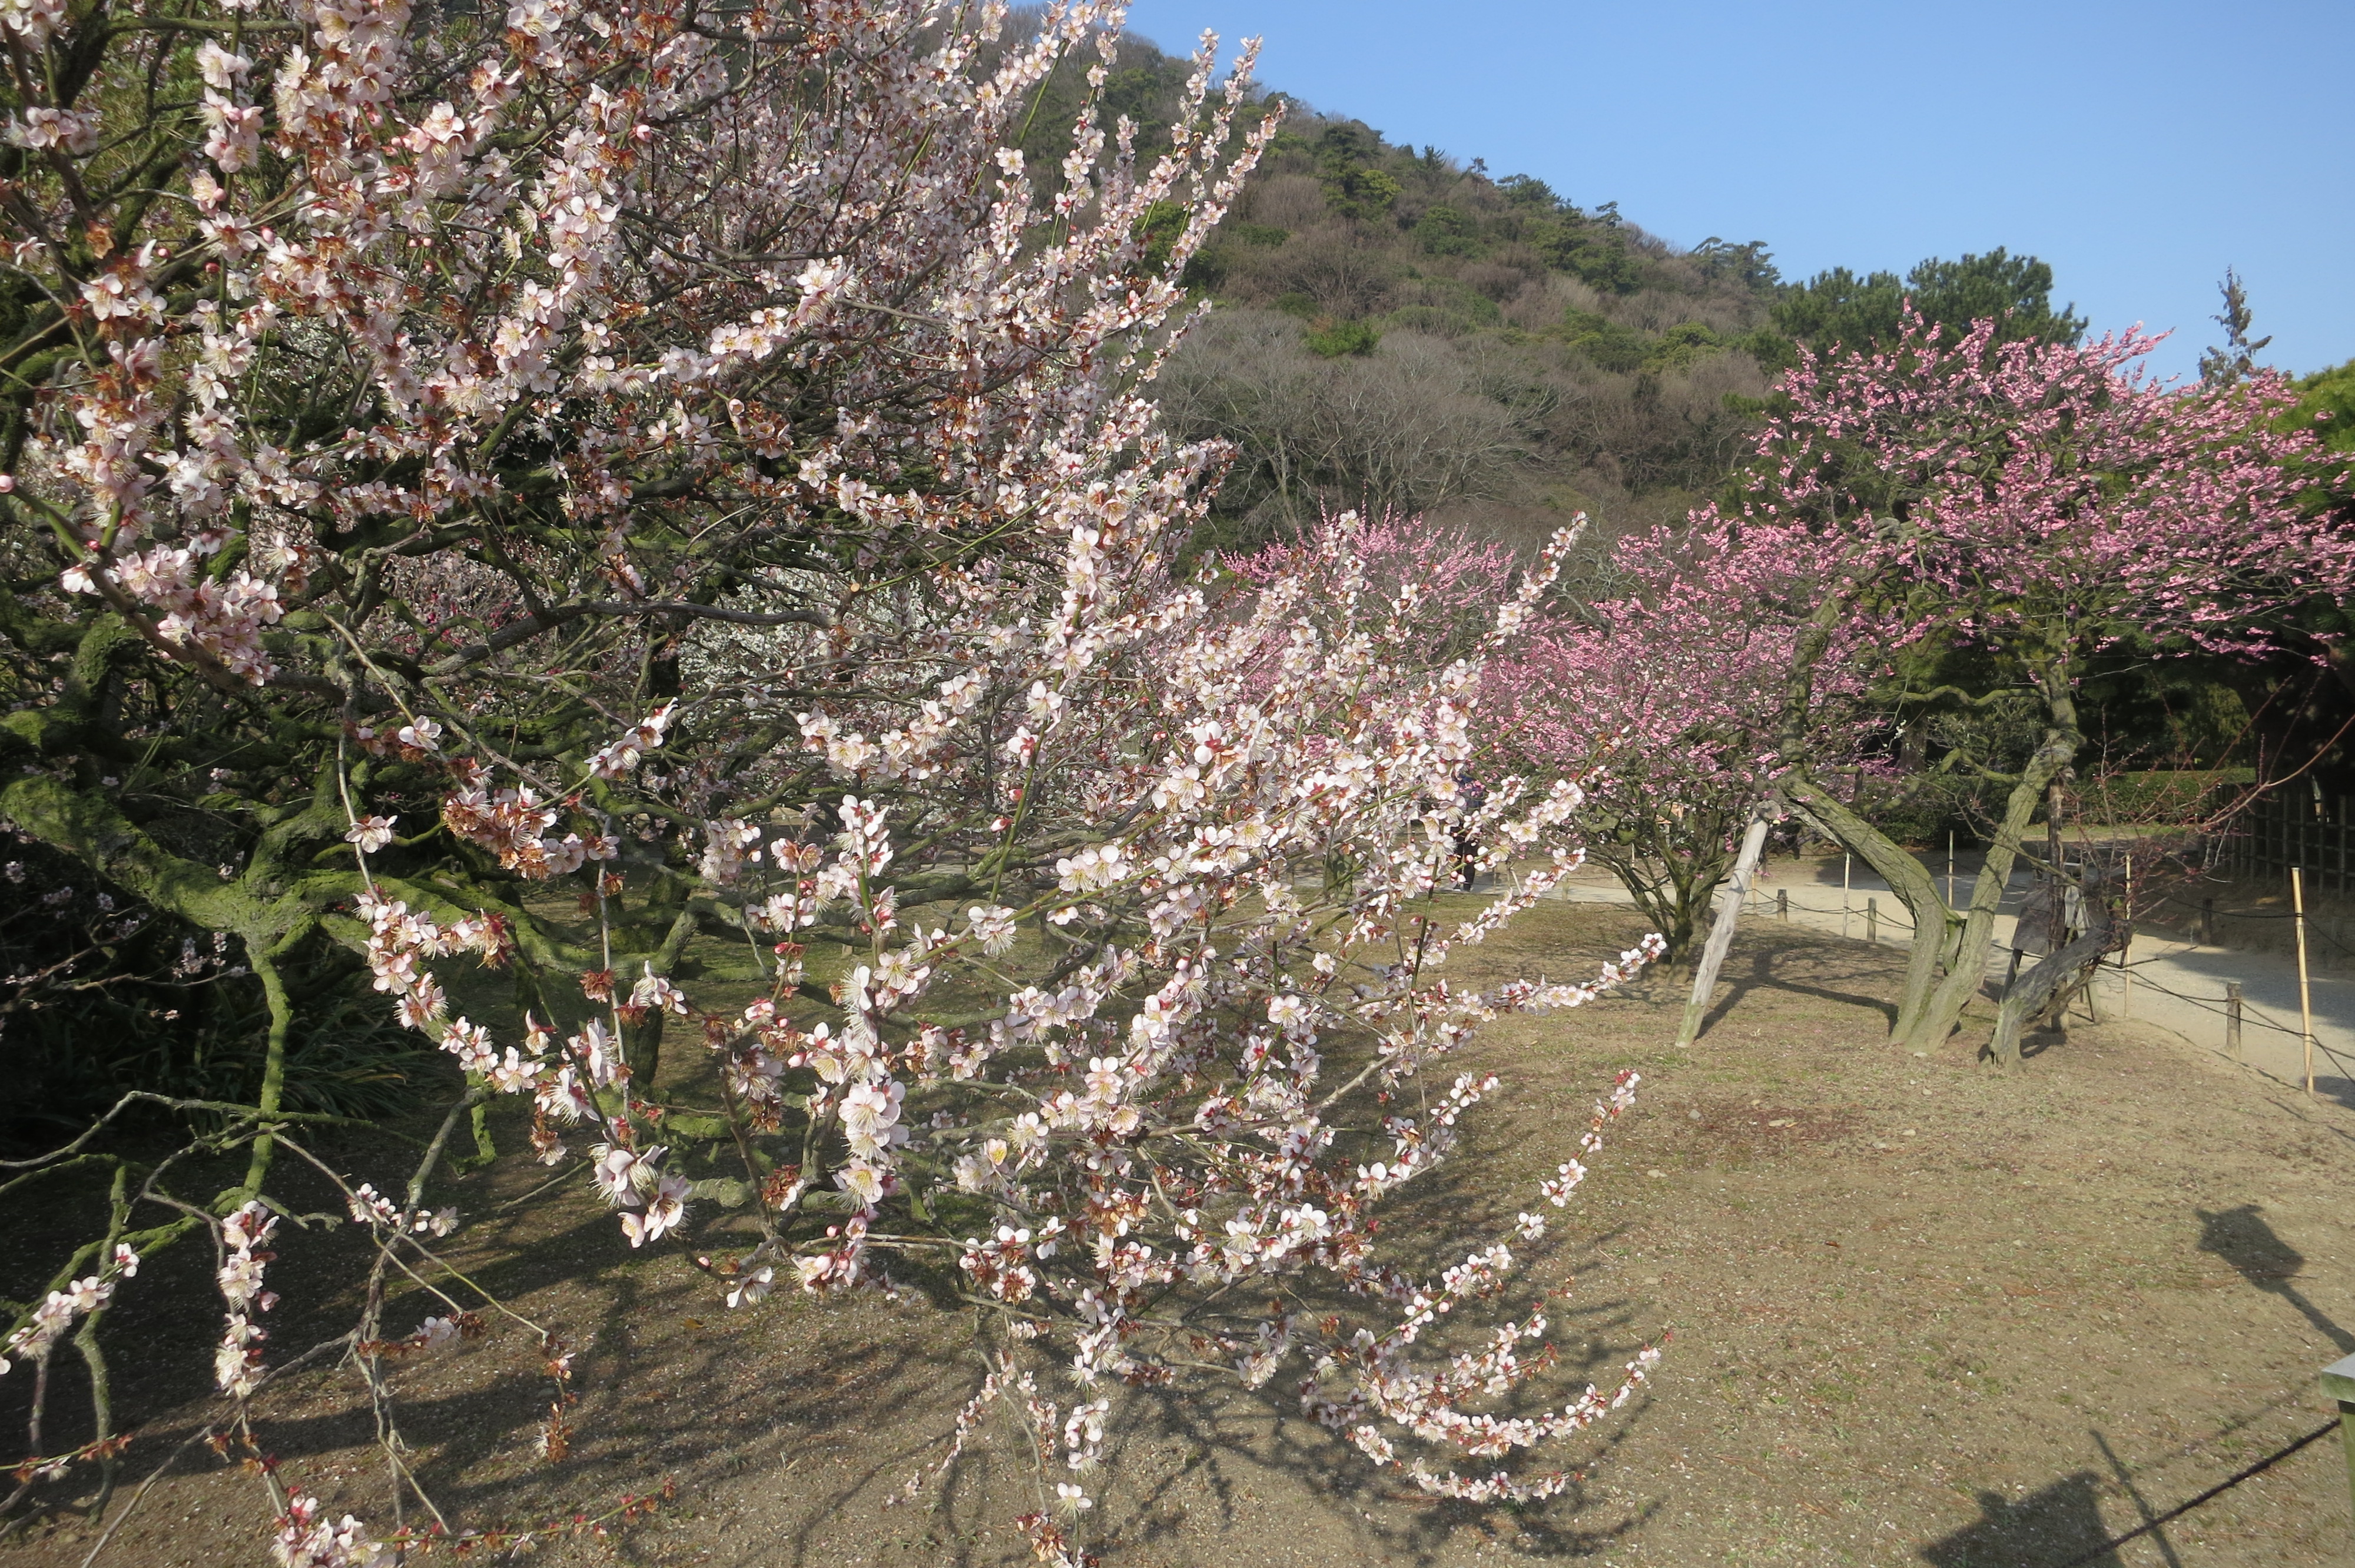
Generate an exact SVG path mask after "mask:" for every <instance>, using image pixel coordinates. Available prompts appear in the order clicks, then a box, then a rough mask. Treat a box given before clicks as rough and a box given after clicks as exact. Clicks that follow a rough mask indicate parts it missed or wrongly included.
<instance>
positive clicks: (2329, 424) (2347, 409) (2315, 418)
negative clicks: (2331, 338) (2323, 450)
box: [2292, 359, 2355, 452]
mask: <svg viewBox="0 0 2355 1568" xmlns="http://www.w3.org/2000/svg"><path fill="white" fill-rule="evenodd" d="M2297 389H2298V391H2299V392H2300V393H2302V394H2304V396H2302V397H2299V399H2298V403H2297V410H2296V413H2295V414H2294V415H2293V416H2292V417H2293V418H2296V421H2297V422H2298V423H2299V424H2302V425H2311V426H2313V427H2314V429H2315V430H2316V432H2317V433H2318V435H2320V436H2321V438H2322V444H2323V445H2325V446H2327V447H2328V448H2329V449H2330V450H2333V451H2339V452H2355V359H2350V360H2349V361H2348V362H2347V363H2346V364H2344V365H2339V366H2332V367H2331V368H2330V369H2328V370H2318V371H2316V372H2315V373H2314V374H2313V375H2311V376H2307V378H2306V379H2305V380H2303V381H2300V382H2299V383H2298V384H2297Z"/></svg>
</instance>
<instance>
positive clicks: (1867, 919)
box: [1864, 898, 1881, 942]
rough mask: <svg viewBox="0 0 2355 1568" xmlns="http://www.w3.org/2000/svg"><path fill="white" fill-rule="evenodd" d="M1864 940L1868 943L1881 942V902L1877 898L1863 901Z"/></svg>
mask: <svg viewBox="0 0 2355 1568" xmlns="http://www.w3.org/2000/svg"><path fill="white" fill-rule="evenodd" d="M1864 939H1865V940H1866V941H1868V942H1878V941H1879V940H1881V900H1880V899H1878V898H1868V899H1866V900H1865V901H1864Z"/></svg>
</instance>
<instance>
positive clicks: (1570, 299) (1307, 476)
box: [1025, 37, 2084, 546]
mask: <svg viewBox="0 0 2355 1568" xmlns="http://www.w3.org/2000/svg"><path fill="white" fill-rule="evenodd" d="M1080 69H1082V68H1081V66H1080V65H1077V64H1075V65H1073V66H1071V67H1067V68H1066V69H1065V71H1064V72H1062V73H1059V76H1058V78H1057V79H1056V80H1054V81H1052V82H1050V84H1049V85H1048V88H1047V90H1046V92H1045V93H1044V94H1043V95H1042V98H1041V108H1040V111H1039V113H1038V114H1037V115H1036V116H1035V118H1034V124H1036V125H1039V126H1042V127H1043V126H1062V125H1068V123H1069V116H1068V115H1067V114H1064V113H1061V112H1059V111H1060V110H1061V109H1062V107H1063V105H1064V101H1065V100H1067V99H1068V100H1069V101H1071V102H1073V103H1076V101H1077V98H1078V92H1079V85H1080V84H1079V70H1080ZM1187 70H1188V64H1187V62H1186V61H1185V60H1183V59H1181V58H1175V57H1171V56H1168V55H1166V54H1164V53H1163V52H1162V51H1160V50H1159V49H1158V48H1155V47H1154V46H1152V45H1151V44H1149V43H1147V42H1146V41H1144V40H1142V39H1137V38H1134V37H1132V38H1129V39H1127V40H1124V43H1123V45H1122V48H1121V50H1120V53H1119V58H1118V60H1117V62H1116V63H1115V65H1114V69H1112V71H1111V75H1110V79H1109V82H1108V91H1107V97H1108V100H1109V102H1110V106H1111V108H1112V109H1113V110H1114V111H1117V112H1122V113H1126V114H1128V115H1129V116H1131V117H1132V118H1133V119H1134V120H1135V122H1137V123H1139V124H1141V125H1152V124H1158V123H1164V122H1166V121H1167V112H1166V111H1167V108H1168V107H1169V106H1171V105H1174V103H1175V102H1176V101H1177V90H1178V89H1179V87H1180V85H1181V84H1182V83H1183V81H1184V79H1185V75H1186V72H1187ZM1260 108H1261V110H1262V111H1271V110H1274V109H1277V108H1281V109H1282V111H1284V115H1285V124H1284V130H1283V131H1282V132H1280V133H1279V135H1278V136H1277V138H1276V140H1275V143H1274V144H1273V147H1272V148H1271V150H1270V154H1269V156H1268V157H1267V158H1266V159H1265V160H1264V161H1263V163H1262V164H1261V166H1260V168H1259V169H1258V171H1257V172H1256V173H1255V174H1254V175H1252V180H1251V182H1250V185H1249V186H1248V188H1247V191H1246V194H1245V196H1244V197H1243V199H1242V200H1241V202H1240V203H1238V204H1237V207H1236V208H1235V210H1234V211H1233V212H1231V214H1230V215H1229V216H1228V217H1227V219H1226V221H1225V222H1224V223H1223V224H1222V225H1221V226H1220V229H1219V231H1218V233H1217V235H1216V238H1215V239H1214V241H1213V242H1212V243H1211V244H1210V245H1209V247H1208V248H1207V249H1205V250H1204V251H1203V253H1202V254H1201V255H1199V256H1198V257H1197V258H1196V259H1195V260H1194V262H1193V264H1192V265H1191V266H1190V267H1189V268H1188V271H1187V274H1186V281H1187V282H1188V284H1189V285H1190V286H1191V287H1193V288H1194V289H1196V290H1198V291H1199V292H1200V293H1201V294H1202V295H1204V296H1206V297H1207V298H1209V299H1210V300H1211V301H1213V302H1215V303H1216V306H1217V309H1216V310H1214V311H1213V312H1212V313H1211V314H1210V316H1209V319H1208V320H1207V321H1205V322H1204V323H1201V324H1200V325H1199V327H1197V328H1196V330H1195V332H1194V334H1192V336H1191V338H1190V339H1189V341H1188V343H1187V344H1185V345H1184V347H1183V348H1182V349H1181V350H1180V352H1179V354H1178V355H1177V357H1176V360H1175V363H1174V364H1173V365H1172V366H1171V367H1170V369H1169V370H1168V372H1167V376H1166V377H1165V381H1164V385H1163V388H1162V397H1163V403H1164V407H1165V408H1166V410H1167V413H1168V415H1169V417H1170V418H1171V420H1172V422H1173V423H1174V424H1175V426H1176V427H1177V429H1178V430H1179V431H1180V432H1181V433H1183V434H1184V435H1186V436H1188V437H1190V438H1203V437H1218V438H1221V439H1224V440H1228V441H1231V443H1233V445H1234V447H1235V449H1236V453H1237V456H1236V461H1235V464H1234V467H1233V470H1232V471H1231V473H1230V475H1229V476H1228V479H1227V481H1226V483H1225V485H1224V487H1223V488H1222V489H1221V491H1220V494H1219V497H1218V503H1217V507H1216V512H1215V522H1214V530H1213V531H1214V534H1215V535H1216V537H1215V538H1214V539H1213V540H1210V541H1206V542H1207V543H1214V544H1217V545H1220V546H1238V545H1246V544H1251V543H1253V542H1256V541H1258V540H1262V539H1264V538H1267V537H1269V536H1271V535H1275V534H1279V533H1282V532H1285V531H1288V530H1289V529H1291V528H1293V527H1295V526H1297V525H1298V524H1299V523H1300V522H1301V521H1302V520H1304V519H1305V518H1310V517H1313V516H1314V515H1315V514H1316V512H1317V510H1318V509H1319V508H1320V507H1337V506H1370V507H1376V508H1380V507H1396V508H1399V509H1401V510H1405V511H1412V512H1423V513H1426V514H1431V515H1432V516H1433V519H1434V520H1436V521H1439V522H1442V523H1455V524H1464V525H1465V526H1468V527H1470V528H1472V529H1474V530H1476V532H1478V533H1481V534H1484V535H1489V536H1492V537H1497V538H1502V539H1506V540H1508V541H1510V542H1512V543H1514V544H1517V545H1527V544H1529V543H1531V542H1533V541H1534V540H1536V539H1539V538H1541V537H1543V536H1544V535H1546V534H1547V533H1549V532H1550V531H1551V530H1552V529H1553V528H1555V527H1557V526H1559V525H1561V524H1562V523H1564V522H1566V521H1567V520H1568V519H1569V517H1570V516H1571V515H1572V514H1573V513H1576V512H1579V511H1585V512H1588V513H1590V514H1593V516H1594V517H1595V519H1596V520H1597V522H1598V524H1600V525H1601V527H1602V529H1603V531H1604V533H1606V534H1607V533H1611V532H1615V531H1617V530H1618V529H1620V528H1624V527H1627V526H1631V525H1637V524H1645V523H1649V522H1652V521H1656V520H1665V519H1668V518H1674V517H1679V516H1681V515H1682V514H1684V512H1685V511H1686V509H1687V508H1689V506H1690V505H1691V504H1692V503H1694V502H1695V501H1697V500H1699V499H1700V498H1702V497H1703V496H1705V495H1707V494H1709V493H1712V492H1713V491H1714V490H1715V489H1716V488H1717V487H1718V486H1719V485H1720V484H1721V482H1723V481H1724V480H1725V478H1726V477H1727V475H1728V473H1729V472H1730V471H1731V470H1732V465H1733V463H1734V461H1736V460H1737V459H1738V458H1739V457H1740V456H1741V455H1742V450H1743V441H1744V438H1745V437H1746V435H1747V434H1748V432H1749V430H1750V429H1751V424H1752V420H1753V417H1754V415H1755V414H1756V412H1757V411H1758V409H1759V408H1760V407H1761V406H1762V404H1763V400H1764V397H1766V395H1767V392H1768V388H1769V387H1770V385H1771V384H1772V382H1773V379H1774V376H1775V374H1776V373H1777V372H1778V371H1779V370H1781V369H1782V368H1783V367H1784V366H1786V365H1788V364H1789V363H1791V361H1792V360H1793V359H1794V358H1795V357H1796V353H1797V347H1796V345H1797V344H1801V343H1806V344H1814V345H1816V346H1824V345H1828V344H1830V343H1832V342H1835V341H1848V342H1851V343H1858V342H1862V341H1867V340H1876V339H1879V338H1881V337H1884V336H1886V335H1887V334H1890V333H1891V332H1893V330H1894V328H1895V325H1896V322H1897V317H1898V313H1899V310H1900V306H1901V302H1902V300H1904V299H1905V298H1908V297H1911V298H1912V299H1913V301H1914V303H1915V306H1916V308H1917V309H1919V310H1921V311H1922V312H1923V313H1924V314H1925V315H1928V316H1929V317H1930V318H1931V319H1933V320H1936V321H1941V322H1963V321H1967V320H1969V319H1971V318H1972V317H1973V316H1984V315H1987V314H1990V313H2006V312H2008V313H2010V314H2011V319H2012V322H2013V323H2014V324H2013V325H2012V327H2011V328H2010V334H2011V335H2018V336H2031V335H2032V336H2047V337H2053V338H2061V339H2073V338H2074V337H2075V336H2076V335H2077V334H2079V333H2080V332H2082V330H2083V325H2084V323H2083V321H2082V320H2080V319H2078V318H2076V317H2074V316H2073V315H2072V314H2071V313H2069V312H2068V311H2066V310H2065V309H2064V310H2061V311H2057V312H2056V311H2055V310H2054V309H2053V308H2052V306H2051V299H2050V295H2051V285H2052V278H2051V270H2050V269H2049V268H2048V267H2046V266H2044V265H2043V264H2042V263H2041V262H2039V261H2036V260H2033V259H2031V258H2015V257H2010V256H2008V255H2006V254H2005V253H2004V252H2003V251H2002V250H2000V249H1998V250H1995V251H1992V252H1990V253H1988V254H1987V255H1985V256H1975V257H1973V256H1966V257H1965V258H1963V259H1962V260H1960V261H1942V260H1929V261H1925V262H1923V264H1922V265H1921V266H1919V267H1917V268H1915V269H1914V270H1913V272H1912V273H1910V274H1909V275H1908V276H1907V277H1906V278H1904V279H1900V278H1899V277H1898V276H1897V275H1895V274H1893V273H1888V272H1879V273H1870V274H1867V275H1863V276H1859V275H1857V274H1855V273H1853V272H1850V271H1849V270H1846V269H1839V270H1834V271H1830V272H1827V273H1824V274H1822V275H1821V276H1819V277H1817V278H1815V279H1812V280H1809V281H1806V282H1804V283H1785V281H1783V279H1782V278H1781V276H1780V274H1779V273H1778V272H1777V270H1776V269H1775V266H1774V260H1773V258H1772V256H1771V254H1770V253H1769V251H1768V249H1767V246H1766V244H1765V242H1764V241H1763V240H1756V239H1753V240H1749V241H1745V242H1742V243H1734V242H1730V241H1727V240H1724V239H1721V238H1709V239H1706V240H1704V241H1702V242H1701V243H1700V245H1698V246H1696V247H1694V248H1693V249H1689V250H1681V249H1678V248H1677V247H1675V246H1673V245H1671V244H1669V243H1668V242H1667V241H1666V240H1663V239H1661V238H1658V237H1657V236H1655V235H1652V234H1649V233H1647V232H1646V231H1645V230H1644V229H1643V228H1641V227H1640V226H1638V225H1637V224H1636V223H1634V222H1632V221H1630V220H1629V219H1627V218H1626V217H1623V216H1622V215H1621V214H1620V212H1619V209H1618V206H1617V204H1616V203H1615V202H1604V203H1603V204H1602V205H1600V206H1597V207H1582V206H1580V205H1578V204H1577V203H1576V202H1573V201H1572V200H1571V199H1570V198H1569V197H1567V196H1564V195H1562V194H1561V193H1559V192H1557V191H1555V190H1554V189H1552V188H1551V187H1550V185H1547V184H1546V183H1545V182H1544V181H1542V180H1540V179H1535V178H1532V177H1530V176H1529V175H1505V176H1503V177H1496V176H1492V175H1490V174H1489V173H1488V171H1487V166H1486V165H1485V164H1484V163H1483V162H1482V161H1481V160H1479V159H1477V158H1474V159H1472V160H1471V161H1469V162H1468V163H1466V162H1464V161H1461V160H1459V159H1457V158H1455V157H1454V156H1451V155H1449V154H1446V153H1444V152H1442V151H1441V150H1439V149H1438V148H1435V147H1423V148H1421V149H1419V150H1418V149H1416V148H1412V147H1406V146H1400V145H1396V144H1394V143H1391V142H1389V141H1388V140H1386V139H1385V138H1384V137H1383V136H1382V135H1381V134H1380V132H1377V131H1375V130H1373V129H1372V128H1370V127H1369V126H1367V125H1366V124H1364V123H1363V122H1359V121H1355V120H1350V119H1346V118H1342V117H1339V116H1336V115H1329V114H1323V113H1319V112H1317V111H1315V110H1313V109H1310V108H1309V107H1307V106H1306V105H1305V104H1302V103H1300V102H1298V101H1294V100H1288V99H1286V98H1285V97H1284V95H1283V94H1282V93H1273V94H1270V95H1269V96H1268V97H1267V98H1266V99H1264V100H1263V101H1262V103H1261V105H1260ZM1059 134H1060V132H1044V131H1042V132H1039V133H1038V134H1037V135H1035V136H1031V137H1026V139H1025V150H1026V151H1028V152H1029V153H1031V154H1033V167H1034V168H1041V167H1045V168H1051V167H1052V166H1053V163H1054V161H1056V160H1059V159H1060V156H1061V154H1062V151H1063V145H1062V143H1060V141H1058V140H1057V136H1058V135H1059ZM1173 216H1174V215H1173Z"/></svg>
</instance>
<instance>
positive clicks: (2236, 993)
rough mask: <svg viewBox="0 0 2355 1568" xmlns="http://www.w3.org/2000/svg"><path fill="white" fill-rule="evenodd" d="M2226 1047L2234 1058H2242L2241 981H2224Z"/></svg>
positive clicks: (2237, 1059) (2236, 1060) (2235, 1059)
mask: <svg viewBox="0 0 2355 1568" xmlns="http://www.w3.org/2000/svg"><path fill="white" fill-rule="evenodd" d="M2224 1049H2225V1050H2226V1051H2229V1052H2230V1053H2232V1060H2233V1061H2235V1062H2238V1061H2239V1060H2240V1059H2241V982H2240V981H2239V980H2226V981H2225V982H2224Z"/></svg>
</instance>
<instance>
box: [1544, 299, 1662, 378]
mask: <svg viewBox="0 0 2355 1568" xmlns="http://www.w3.org/2000/svg"><path fill="white" fill-rule="evenodd" d="M1561 337H1562V341H1563V342H1564V343H1566V344H1569V345H1570V346H1571V347H1572V348H1574V349H1576V350H1578V352H1579V353H1581V354H1582V355H1585V356H1586V357H1587V358H1588V359H1589V360H1592V361H1593V363H1594V365H1595V366H1598V367H1599V368H1601V369H1604V370H1616V371H1629V370H1636V369H1639V368H1641V366H1643V364H1644V362H1645V360H1646V359H1648V358H1649V357H1651V354H1652V349H1653V346H1654V345H1653V340H1652V339H1651V338H1649V337H1647V336H1646V335H1645V334H1642V333H1640V332H1637V331H1636V329H1635V328H1633V327H1627V326H1622V325H1620V324H1619V323H1616V322H1614V321H1610V320H1607V319H1606V318H1604V317H1603V316H1599V315H1596V314H1595V313H1593V312H1592V311H1582V310H1579V309H1576V308H1575V307H1573V308H1572V309H1570V310H1568V311H1565V312H1563V313H1562V318H1561Z"/></svg>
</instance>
